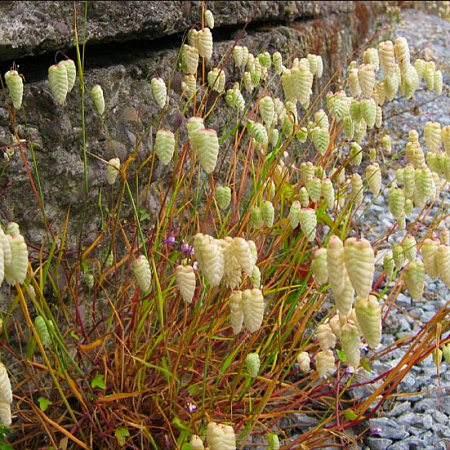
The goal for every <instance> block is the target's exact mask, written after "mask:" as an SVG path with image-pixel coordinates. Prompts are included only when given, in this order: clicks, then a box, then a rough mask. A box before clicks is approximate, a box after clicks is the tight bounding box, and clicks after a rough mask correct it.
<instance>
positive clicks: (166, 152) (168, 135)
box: [155, 130, 175, 166]
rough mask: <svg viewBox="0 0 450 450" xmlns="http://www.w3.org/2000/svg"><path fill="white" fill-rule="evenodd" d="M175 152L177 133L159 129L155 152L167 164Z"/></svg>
mask: <svg viewBox="0 0 450 450" xmlns="http://www.w3.org/2000/svg"><path fill="white" fill-rule="evenodd" d="M174 152H175V135H174V134H173V133H172V132H171V131H170V130H158V132H157V133H156V139H155V153H156V154H157V155H158V158H159V159H160V160H161V162H162V163H163V164H164V165H165V166H166V165H167V164H169V163H170V161H172V157H173V154H174Z"/></svg>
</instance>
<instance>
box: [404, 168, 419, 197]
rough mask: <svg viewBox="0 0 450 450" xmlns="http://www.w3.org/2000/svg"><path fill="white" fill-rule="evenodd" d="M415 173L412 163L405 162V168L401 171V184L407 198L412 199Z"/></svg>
mask: <svg viewBox="0 0 450 450" xmlns="http://www.w3.org/2000/svg"><path fill="white" fill-rule="evenodd" d="M415 173H416V171H415V169H414V166H413V165H412V164H407V165H406V166H405V170H404V172H403V184H404V193H405V198H407V199H408V198H409V199H412V198H413V196H414V190H415V188H416V181H415Z"/></svg>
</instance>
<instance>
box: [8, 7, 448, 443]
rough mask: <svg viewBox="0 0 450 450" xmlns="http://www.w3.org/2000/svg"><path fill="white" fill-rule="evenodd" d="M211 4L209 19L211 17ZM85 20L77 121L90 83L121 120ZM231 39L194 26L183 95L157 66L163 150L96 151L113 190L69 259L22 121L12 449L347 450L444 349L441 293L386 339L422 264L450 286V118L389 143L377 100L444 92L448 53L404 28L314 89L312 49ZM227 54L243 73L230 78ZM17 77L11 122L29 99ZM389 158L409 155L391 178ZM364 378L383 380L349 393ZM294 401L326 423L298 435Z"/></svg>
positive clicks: (316, 60) (158, 140)
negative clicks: (440, 65)
mask: <svg viewBox="0 0 450 450" xmlns="http://www.w3.org/2000/svg"><path fill="white" fill-rule="evenodd" d="M88 7H89V6H88ZM206 16H207V17H205V19H202V23H203V22H204V20H207V22H208V23H209V24H211V23H213V18H212V17H211V13H210V12H208V14H207V15H206ZM76 38H77V39H76V42H77V50H78V61H77V76H78V82H79V84H80V87H81V93H82V94H81V95H82V101H81V110H80V115H81V117H82V118H83V125H84V123H85V121H84V114H85V110H84V105H85V102H88V101H93V102H94V103H95V108H96V111H97V112H98V115H99V118H100V119H101V120H102V123H103V125H104V130H105V134H106V135H107V136H109V132H108V118H107V114H106V113H105V103H106V104H107V103H108V96H109V92H108V87H107V86H99V85H95V86H93V87H91V86H90V85H89V82H90V80H89V77H88V76H87V74H84V73H83V70H82V68H83V63H84V61H83V60H82V57H81V55H84V51H83V52H80V45H79V44H78V35H77V34H76ZM235 44H236V45H235V46H234V48H233V49H230V51H229V52H228V53H227V54H226V55H224V57H223V59H222V61H220V63H219V64H218V66H217V67H212V66H211V64H210V63H209V60H210V59H211V57H212V52H213V40H212V33H211V31H210V29H209V28H208V27H199V29H192V30H191V31H190V32H189V33H188V35H187V37H186V42H183V46H182V48H181V50H180V53H179V58H178V60H177V62H176V65H175V67H174V73H175V72H176V73H182V80H183V81H182V83H181V87H182V92H181V94H180V95H179V98H178V100H177V101H178V103H177V104H176V105H174V104H173V99H172V98H170V100H169V96H168V89H169V88H170V86H171V83H172V82H173V78H172V79H168V80H164V79H162V78H160V77H157V76H155V77H153V78H151V81H150V83H151V88H152V92H153V95H154V99H155V111H156V112H155V117H154V125H155V127H152V126H151V125H150V124H149V126H148V127H147V128H146V131H145V134H146V135H152V137H153V138H154V152H153V153H152V155H151V157H150V158H148V159H147V160H145V161H144V162H142V163H140V164H136V161H137V157H138V152H139V146H140V142H141V140H142V139H143V136H138V139H137V141H139V142H138V144H137V145H136V148H135V151H134V152H133V154H132V155H131V156H130V157H129V158H128V159H126V160H122V161H121V160H120V158H118V157H116V158H113V159H111V160H110V161H103V163H104V167H105V181H106V180H107V183H108V184H110V185H111V186H112V189H113V192H114V195H113V196H112V197H111V203H110V204H108V205H107V208H105V209H102V213H103V214H104V217H103V226H102V229H101V230H100V231H99V232H98V233H97V235H96V236H95V237H94V239H92V240H91V242H92V243H91V244H90V245H88V246H86V247H81V243H83V242H84V236H83V230H81V232H80V236H81V240H80V251H79V252H77V253H76V254H75V256H74V255H73V254H70V252H69V251H68V249H67V248H66V246H65V242H66V240H67V239H68V236H67V233H68V229H69V222H70V215H69V213H68V215H67V220H66V222H65V227H63V229H62V230H54V229H53V228H52V225H51V224H50V223H49V221H48V220H47V218H46V216H45V212H44V211H45V210H44V208H43V207H42V205H43V197H42V194H41V189H40V183H44V182H45V183H46V182H51V181H50V180H41V181H40V183H36V181H35V178H33V177H32V176H31V172H30V169H29V168H28V164H27V160H26V158H24V157H23V154H24V146H25V145H28V144H26V143H23V142H22V141H21V140H20V139H18V147H19V149H20V151H21V154H22V157H23V161H24V164H25V165H26V167H27V170H28V173H29V174H30V183H31V185H32V188H33V190H34V193H35V195H36V201H37V202H38V204H39V206H40V208H41V211H42V212H43V217H44V221H45V223H46V224H47V225H48V226H47V239H46V240H45V242H43V244H42V248H41V249H40V250H39V257H38V260H37V261H33V262H32V264H29V265H28V267H27V273H26V275H25V276H22V275H23V268H22V266H21V267H20V268H19V269H17V270H19V275H14V274H12V275H11V269H9V270H10V272H7V273H9V275H6V277H7V278H6V279H7V281H8V283H10V284H14V285H15V289H16V291H15V292H17V294H16V295H15V297H14V300H13V302H12V304H11V306H10V308H9V311H8V312H7V314H6V315H5V317H4V321H3V339H4V342H5V343H6V342H7V341H8V340H9V339H12V337H13V335H14V334H15V333H18V334H19V335H22V334H23V333H25V332H27V331H26V330H28V331H29V336H30V338H29V340H28V342H27V345H26V348H20V349H19V350H18V351H16V350H12V349H11V350H10V352H11V354H12V355H13V356H14V358H16V360H17V362H20V364H21V370H20V372H18V371H16V372H14V373H13V374H12V375H13V376H12V377H11V378H12V379H13V391H14V400H13V402H12V412H13V418H15V420H13V421H12V426H11V428H12V429H13V430H14V431H15V445H16V446H17V447H16V448H85V449H95V448H99V449H100V448H101V449H106V448H110V449H115V448H122V447H123V448H131V449H142V448H154V449H162V448H183V449H186V450H187V449H189V448H190V449H201V448H203V446H204V445H205V446H206V445H208V446H209V448H210V449H211V450H215V449H225V448H230V449H231V448H235V446H236V445H238V446H240V447H242V446H243V445H244V444H245V443H248V442H251V440H252V439H255V440H256V439H258V438H260V436H263V438H264V439H265V442H267V445H268V447H269V448H285V449H287V448H300V447H301V448H321V446H323V445H325V444H324V443H325V442H327V443H328V444H329V443H334V444H336V445H340V446H342V447H345V448H349V446H351V444H352V443H354V442H355V440H357V439H361V438H362V437H363V436H364V431H362V432H361V433H360V435H358V436H357V437H356V438H352V437H350V434H349V433H348V432H347V431H348V430H349V429H350V428H354V427H355V426H356V425H357V424H360V423H362V424H364V423H365V421H366V420H367V419H368V418H370V417H373V416H374V415H375V414H377V412H378V411H380V409H381V407H382V405H383V403H384V402H385V401H386V400H387V399H389V398H390V397H391V396H393V395H394V390H395V387H396V386H397V385H398V384H399V383H400V382H401V380H402V379H403V377H404V376H405V375H406V374H407V372H408V370H409V369H410V368H411V367H412V366H413V365H414V364H416V363H418V362H420V361H422V360H423V359H424V358H426V357H427V356H428V355H429V354H431V353H433V352H435V350H436V349H439V347H440V346H442V347H443V348H444V349H445V351H446V350H447V347H448V345H449V338H448V337H447V338H445V337H444V336H445V333H446V332H448V330H449V320H448V317H447V316H446V312H447V309H448V303H447V304H446V305H445V306H444V307H442V308H441V309H440V310H439V311H438V312H437V313H436V315H435V316H434V317H433V318H432V319H431V320H430V321H429V322H428V323H427V324H425V325H424V326H423V327H422V328H421V329H420V331H419V332H418V333H417V335H414V336H411V337H410V338H408V339H403V340H401V341H400V340H399V341H397V342H395V343H394V344H391V345H384V344H383V340H382V327H383V322H384V321H385V320H386V317H388V315H389V312H390V310H391V309H392V308H393V307H395V300H396V297H397V296H398V295H399V293H400V292H401V291H402V289H404V286H406V288H407V289H408V291H409V293H410V295H411V296H412V297H413V298H414V300H415V301H419V300H420V299H422V298H423V296H424V289H425V272H427V273H429V274H430V276H432V277H434V278H437V277H438V276H440V277H441V278H442V280H443V281H444V282H445V283H446V284H448V282H447V280H448V279H449V277H448V272H449V270H450V259H449V258H448V255H449V251H448V248H449V247H448V232H447V241H445V240H443V241H442V242H441V241H439V240H438V239H437V238H436V235H435V233H436V232H437V230H438V229H439V227H440V226H441V224H442V223H443V222H444V220H445V219H446V217H447V210H446V206H445V204H444V203H443V198H444V196H445V193H446V192H447V190H448V188H447V183H448V181H449V180H450V172H449V171H448V170H447V169H448V167H447V166H449V167H450V147H448V146H447V141H446V140H445V139H444V142H443V145H444V149H443V150H442V149H441V144H442V140H443V138H444V136H446V135H445V133H442V131H443V130H444V128H445V127H444V128H442V129H441V127H440V125H439V124H438V125H439V126H437V125H435V124H433V125H428V126H426V130H425V141H423V142H421V141H422V138H420V139H419V133H417V132H415V134H414V133H413V130H411V132H410V135H409V142H408V144H407V145H406V147H405V148H397V149H393V148H392V143H391V140H390V138H389V134H388V131H389V130H388V129H386V127H385V126H384V124H383V121H382V107H383V104H384V103H385V102H387V101H390V100H392V99H393V98H395V96H397V95H404V96H406V97H408V98H413V97H414V92H415V91H416V90H417V89H419V88H420V86H421V84H420V83H421V79H422V78H423V77H424V76H425V75H424V74H425V72H426V71H427V70H428V72H430V73H431V72H433V71H434V72H433V73H432V77H433V79H434V80H437V83H434V84H433V86H432V88H433V89H436V90H437V91H440V90H442V86H440V85H439V80H441V79H442V77H440V76H439V73H438V72H439V71H438V70H437V69H436V68H435V67H434V66H432V65H430V64H429V63H428V62H427V63H424V64H425V66H424V65H423V64H422V63H421V62H419V63H417V61H416V63H414V62H413V61H411V60H410V56H409V49H408V45H407V42H406V40H405V39H402V38H398V39H396V40H395V42H394V43H393V42H387V41H383V42H381V43H380V44H379V46H378V47H376V46H370V47H369V48H367V49H365V50H364V52H363V53H362V60H361V62H360V63H358V62H356V61H352V62H351V63H350V64H349V65H348V67H342V68H341V69H340V71H341V72H342V74H343V75H344V77H343V78H344V81H342V83H341V84H340V85H337V86H336V89H335V92H333V91H331V90H330V91H328V93H326V94H325V90H326V88H325V89H324V91H323V92H322V94H321V95H320V96H319V97H318V98H316V99H313V98H312V88H313V86H314V83H319V80H320V78H321V76H322V73H323V61H322V58H321V56H320V55H313V54H309V55H300V56H301V57H299V58H297V57H295V58H291V57H289V56H288V55H284V56H282V55H281V54H280V53H279V52H273V53H272V54H270V53H268V52H261V53H259V54H256V55H253V54H252V53H251V52H249V51H248V49H247V48H246V47H245V46H242V45H237V44H240V43H239V42H236V43H235ZM66 65H68V66H70V67H72V65H71V63H70V62H68V63H67V62H66V63H65V64H61V63H60V64H58V65H55V66H52V67H56V66H58V71H57V72H55V73H54V74H53V71H54V69H52V77H51V80H50V81H51V82H52V83H55V86H56V87H55V88H54V89H55V91H54V92H56V93H57V99H56V100H57V101H58V102H64V101H65V99H66V96H67V95H68V90H69V89H68V84H69V83H68V76H66V77H64V76H63V75H64V70H66V69H65V67H66ZM229 66H235V69H236V72H237V73H238V74H239V75H240V77H238V78H237V79H232V80H226V79H225V72H224V70H223V69H224V68H225V67H229ZM422 69H423V71H422ZM428 72H427V73H428ZM430 73H428V75H427V76H428V77H430ZM60 77H62V78H63V80H62V81H61V78H60ZM13 79H14V83H15V84H14V88H13V89H11V87H10V82H8V81H7V84H8V87H9V88H10V89H11V95H14V98H13V99H12V102H13V105H14V108H13V106H11V118H12V125H13V127H15V126H16V115H18V114H25V113H26V104H25V105H21V98H20V103H19V93H20V92H19V91H20V89H19V88H18V87H17V86H18V85H19V84H20V80H19V79H18V78H17V77H15V78H13ZM331 82H332V80H329V82H328V83H327V84H326V86H331ZM424 83H425V86H426V87H427V88H430V85H429V84H428V83H427V82H426V81H425V82H424ZM324 84H325V83H324ZM11 86H12V85H11ZM25 88H26V85H25ZM52 92H53V88H52ZM20 95H21V94H20ZM319 102H321V103H323V107H324V109H322V108H320V107H319ZM20 105H21V107H22V110H18V109H17V110H16V109H15V108H19V106H20ZM156 105H158V106H156ZM325 105H326V106H325ZM175 108H179V110H180V111H183V114H184V116H185V118H186V119H187V121H186V128H187V137H188V139H186V140H185V141H183V140H182V139H181V138H180V136H181V132H180V130H176V131H171V130H167V129H165V128H164V127H163V125H162V123H163V121H164V118H165V116H166V115H167V114H170V112H171V110H172V109H175ZM219 116H220V119H223V118H224V117H225V122H224V123H225V124H224V125H223V126H217V125H216V123H218V122H220V121H219V120H218V119H219ZM222 122H223V120H222ZM154 128H157V129H156V130H155V129H154ZM427 130H428V131H427ZM441 130H442V131H441ZM421 131H422V130H420V136H421ZM414 136H415V137H414ZM109 139H110V138H109ZM425 143H426V145H427V146H428V152H424V150H423V149H422V145H424V144H425ZM83 149H84V154H83V156H84V158H85V159H84V160H85V163H87V161H88V158H91V157H92V158H93V157H94V155H91V154H89V153H88V151H87V148H86V129H85V127H84V126H83ZM32 150H33V148H32V145H31V146H30V151H32ZM430 155H433V156H430ZM160 165H164V166H165V167H166V168H167V174H166V176H165V177H164V179H161V180H159V181H157V182H156V184H157V185H158V188H159V195H160V199H159V200H160V201H159V203H160V204H159V213H158V215H157V216H156V217H150V216H149V213H148V211H146V210H145V207H143V206H142V205H145V204H146V198H147V196H148V192H149V186H150V183H151V180H152V178H153V175H154V173H155V171H156V169H157V167H158V166H160ZM390 167H398V168H399V170H403V172H399V171H397V172H396V173H397V175H398V176H397V178H396V179H390V178H389V176H388V175H386V169H388V168H390ZM85 170H86V173H85V185H86V187H87V190H86V191H87V192H89V189H88V179H87V169H86V164H85ZM34 172H35V173H36V174H38V173H39V172H38V167H37V165H35V167H34ZM37 180H39V178H37ZM379 196H386V197H387V198H388V201H389V207H390V209H391V213H392V220H391V222H392V226H391V227H390V228H389V229H387V230H385V231H383V232H382V233H381V234H380V235H377V236H369V235H370V232H369V231H368V230H366V229H365V227H364V217H365V215H366V214H367V213H368V211H369V210H370V206H371V205H372V204H373V203H374V202H376V200H377V198H378V197H379ZM408 201H409V203H408ZM101 203H102V202H101V200H99V204H101ZM124 205H128V206H129V207H130V208H131V211H132V219H131V220H130V217H129V216H128V215H127V214H125V213H124V212H123V209H124ZM407 205H408V206H407ZM435 211H437V212H435ZM431 214H434V216H433V218H432V220H431V221H429V222H430V225H425V219H426V218H427V217H428V216H430V215H431ZM87 220H88V216H87ZM144 224H145V226H144ZM444 230H445V229H444ZM3 234H4V235H5V238H4V239H3V235H2V240H1V242H2V247H1V248H3V249H4V252H5V255H4V256H3V257H0V260H1V261H4V262H5V265H6V264H7V256H6V252H7V251H8V249H9V251H10V252H11V253H12V254H14V252H15V251H17V252H20V251H22V250H23V245H22V246H21V247H20V248H21V249H22V250H18V248H19V244H20V245H21V243H23V238H22V239H21V236H20V233H19V231H18V230H16V229H15V228H14V227H12V228H11V230H9V231H8V230H7V233H6V234H5V233H3ZM363 234H364V236H363ZM445 235H446V234H445V231H444V232H442V236H445ZM19 236H20V237H19ZM413 239H414V240H413ZM15 242H18V244H17V248H16V244H15ZM393 244H395V245H397V247H393V246H392V245H393ZM402 245H403V247H402ZM422 245H423V246H424V250H423V252H422V251H421V249H422ZM412 247H414V250H412ZM399 249H400V250H401V251H402V255H403V256H402V257H401V256H400V255H399V251H400V250H399ZM422 253H423V256H422ZM18 254H19V253H18ZM382 255H385V256H384V264H383V259H382V258H381V256H382ZM22 256H23V255H22ZM404 256H406V258H407V261H406V260H405V258H404ZM422 258H423V261H422ZM22 259H23V258H22ZM394 263H395V267H394ZM5 267H6V266H5ZM5 270H6V268H5ZM20 270H22V272H20ZM58 273H63V274H64V276H65V277H66V279H67V285H66V286H65V287H64V288H61V286H60V285H59V283H58ZM8 277H9V278H8ZM16 309H20V310H21V314H23V317H24V318H25V325H20V324H19V320H18V319H17V318H16V313H17V311H16V312H15V310H16ZM36 316H37V318H36V320H33V317H36ZM365 344H368V346H369V347H370V348H369V349H367V346H366V345H365ZM405 346H408V347H409V350H408V352H407V353H406V354H405V356H404V357H403V358H402V359H401V361H400V362H399V364H398V365H397V367H396V368H394V369H392V370H389V371H387V372H386V373H384V374H381V375H380V376H379V377H377V378H373V377H371V376H370V372H371V369H370V367H371V364H372V362H373V361H375V360H377V359H379V358H381V357H383V356H384V355H385V354H387V353H389V352H392V351H393V350H395V349H397V348H400V347H405ZM447 353H448V352H447ZM447 353H444V356H445V357H446V355H447ZM349 363H351V364H353V365H354V366H357V367H354V368H352V367H349ZM17 367H18V366H16V368H17ZM350 369H351V370H350ZM355 369H357V370H355ZM438 370H439V364H438ZM349 373H350V374H351V375H349ZM359 385H372V391H373V393H372V394H371V395H369V396H368V397H367V398H352V397H350V396H349V395H348V393H349V392H351V391H352V388H353V387H356V386H359ZM297 412H300V413H303V414H308V415H309V416H310V417H312V418H315V419H316V420H317V425H316V426H313V427H311V428H310V429H309V430H307V431H305V432H304V433H303V434H302V435H297V436H294V437H292V433H291V431H290V429H289V425H286V420H285V419H286V418H289V416H290V414H292V413H297ZM0 417H1V418H2V420H3V417H4V416H1V415H0ZM283 419H284V420H283ZM5 425H6V426H9V425H11V423H5ZM363 428H364V427H363ZM280 445H281V447H279V446H280Z"/></svg>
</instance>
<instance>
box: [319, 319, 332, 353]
mask: <svg viewBox="0 0 450 450" xmlns="http://www.w3.org/2000/svg"><path fill="white" fill-rule="evenodd" d="M317 341H318V343H319V346H320V348H321V349H322V350H324V351H325V350H329V349H330V348H334V347H335V346H336V336H335V335H334V333H333V331H332V330H331V327H330V325H329V324H327V323H322V324H320V325H319V326H318V327H317Z"/></svg>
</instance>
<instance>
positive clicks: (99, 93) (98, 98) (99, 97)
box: [91, 84, 105, 115]
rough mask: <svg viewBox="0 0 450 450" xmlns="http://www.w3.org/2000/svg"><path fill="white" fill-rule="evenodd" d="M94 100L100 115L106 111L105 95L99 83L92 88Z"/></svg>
mask: <svg viewBox="0 0 450 450" xmlns="http://www.w3.org/2000/svg"><path fill="white" fill-rule="evenodd" d="M91 95H92V101H93V102H94V106H95V108H96V109H97V111H98V113H99V114H100V115H103V113H104V112H105V97H104V96H103V89H102V87H101V86H100V85H99V84H96V85H94V87H93V88H92V90H91Z"/></svg>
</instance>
